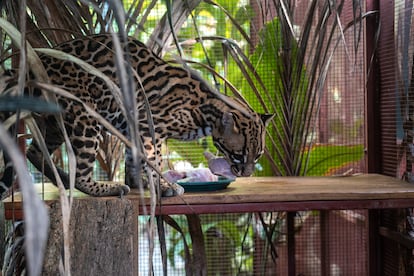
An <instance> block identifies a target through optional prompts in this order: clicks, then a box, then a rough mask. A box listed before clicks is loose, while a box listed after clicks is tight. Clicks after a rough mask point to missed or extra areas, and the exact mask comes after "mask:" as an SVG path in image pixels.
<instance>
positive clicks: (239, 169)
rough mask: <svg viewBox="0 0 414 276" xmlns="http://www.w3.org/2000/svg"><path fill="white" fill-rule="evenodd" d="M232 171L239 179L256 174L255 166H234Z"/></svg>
mask: <svg viewBox="0 0 414 276" xmlns="http://www.w3.org/2000/svg"><path fill="white" fill-rule="evenodd" d="M231 171H232V173H233V174H234V175H235V176H237V177H239V176H251V175H252V173H253V172H254V164H243V165H233V166H231Z"/></svg>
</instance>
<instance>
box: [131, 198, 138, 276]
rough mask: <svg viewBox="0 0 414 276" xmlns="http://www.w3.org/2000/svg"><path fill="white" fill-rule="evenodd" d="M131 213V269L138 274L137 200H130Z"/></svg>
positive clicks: (134, 273)
mask: <svg viewBox="0 0 414 276" xmlns="http://www.w3.org/2000/svg"><path fill="white" fill-rule="evenodd" d="M131 203H132V208H133V211H132V215H133V218H132V219H133V222H132V231H133V232H132V242H133V245H132V250H133V252H132V254H133V256H132V262H133V264H132V271H133V273H132V274H133V275H139V270H138V269H139V264H138V260H139V244H138V239H139V227H138V226H139V225H138V216H139V204H140V202H139V200H132V201H131Z"/></svg>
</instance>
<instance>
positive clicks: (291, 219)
mask: <svg viewBox="0 0 414 276" xmlns="http://www.w3.org/2000/svg"><path fill="white" fill-rule="evenodd" d="M295 216H296V212H287V215H286V224H287V248H288V250H287V251H288V252H287V254H288V275H289V276H296V262H295V255H296V252H295V251H296V250H295V247H296V245H295Z"/></svg>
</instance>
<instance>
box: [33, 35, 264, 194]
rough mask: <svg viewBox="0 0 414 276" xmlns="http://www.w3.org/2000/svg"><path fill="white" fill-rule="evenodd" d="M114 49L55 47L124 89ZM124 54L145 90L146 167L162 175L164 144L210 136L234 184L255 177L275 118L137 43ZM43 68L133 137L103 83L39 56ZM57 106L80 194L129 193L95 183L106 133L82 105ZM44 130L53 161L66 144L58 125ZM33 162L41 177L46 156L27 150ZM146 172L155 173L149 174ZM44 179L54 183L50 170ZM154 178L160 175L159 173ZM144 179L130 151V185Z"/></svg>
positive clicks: (86, 42) (140, 102) (74, 44)
mask: <svg viewBox="0 0 414 276" xmlns="http://www.w3.org/2000/svg"><path fill="white" fill-rule="evenodd" d="M112 48H113V41H112V38H111V36H110V35H96V36H92V37H86V38H83V39H75V40H73V41H69V42H66V43H63V44H61V45H59V46H57V47H56V49H59V50H62V51H64V52H66V53H69V54H72V55H74V56H76V57H78V58H80V59H82V60H84V61H86V62H88V63H89V64H91V65H93V66H94V67H95V68H98V69H99V70H100V71H101V72H102V73H104V74H105V75H106V76H108V77H110V78H111V79H112V80H113V81H114V82H115V83H116V84H118V83H119V82H118V80H117V72H116V70H115V69H114V68H116V67H115V66H114V54H113V51H112ZM126 48H127V49H128V51H129V53H130V64H131V66H132V68H133V70H134V71H135V72H136V75H137V76H138V77H139V80H140V83H141V85H142V86H141V85H139V84H138V83H139V82H138V81H137V79H136V78H135V80H134V83H135V85H136V91H137V92H136V98H137V106H138V122H137V123H138V127H139V132H140V134H141V135H142V141H143V145H144V148H145V150H146V151H147V154H148V159H149V160H150V161H155V160H158V162H157V164H155V165H156V166H157V167H158V168H159V167H160V162H161V144H162V142H163V141H165V140H166V139H169V138H175V139H180V140H194V139H197V138H200V137H203V136H207V135H212V137H213V141H214V145H215V146H216V147H217V148H218V149H219V150H220V151H221V152H222V153H223V155H224V157H225V158H226V160H227V161H228V162H229V163H230V164H231V167H232V171H233V173H234V174H235V175H236V176H249V175H251V174H252V173H253V170H254V165H255V163H256V162H257V160H258V158H259V157H260V156H261V155H262V154H263V151H264V139H265V138H264V137H265V126H266V124H267V122H268V121H269V119H270V118H271V116H268V115H260V114H257V113H255V112H254V111H253V110H252V109H251V108H250V107H248V106H247V105H246V104H243V103H241V102H239V101H237V100H234V99H232V98H230V97H227V96H224V95H222V94H220V93H217V92H215V91H214V90H213V89H212V88H210V87H209V86H208V85H207V83H206V82H205V81H204V80H203V79H202V78H200V76H199V75H198V74H196V73H195V72H193V71H191V70H188V69H184V68H183V67H180V66H173V65H171V64H170V63H167V62H165V61H164V60H162V59H160V58H159V57H157V56H156V55H155V54H154V53H153V52H151V51H150V50H149V49H148V48H147V47H146V46H145V45H144V44H143V43H141V42H139V41H137V40H135V39H132V38H129V40H128V44H127V46H126ZM41 60H42V62H43V64H44V66H45V68H46V71H47V74H48V76H49V79H50V82H51V83H52V84H54V85H56V86H58V87H60V88H63V89H65V90H67V91H69V92H70V93H72V94H73V95H74V96H76V97H78V98H79V99H81V100H82V101H83V102H85V103H87V104H88V105H89V106H90V107H92V108H93V109H94V110H96V111H97V112H98V113H99V114H100V115H101V116H103V117H104V118H105V119H106V120H108V121H109V122H110V123H111V124H112V125H113V126H114V127H116V128H117V129H118V130H119V131H120V132H121V133H123V134H124V135H126V136H127V137H128V136H129V134H128V129H127V123H126V120H125V118H124V116H123V113H122V112H121V110H120V108H119V106H118V104H117V103H116V101H115V98H114V96H113V94H112V93H111V91H110V89H109V88H108V86H107V84H106V83H105V82H104V81H103V80H102V79H100V78H99V77H97V76H95V75H92V74H90V73H88V72H86V71H85V70H83V69H82V68H80V66H79V65H77V64H75V63H72V62H69V61H62V60H59V59H56V58H53V57H50V56H47V55H43V56H41ZM142 87H143V88H144V89H143V90H142ZM144 93H145V96H146V98H147V99H148V102H149V105H150V109H151V113H152V120H153V122H154V127H155V140H154V141H155V144H153V138H152V136H151V135H150V132H151V131H150V128H149V126H148V120H147V119H148V118H147V116H148V113H147V112H146V110H145V104H144ZM58 103H59V104H60V105H61V106H62V108H63V110H64V112H63V119H64V122H65V127H66V130H67V133H68V134H69V137H70V141H71V144H72V146H73V149H74V151H75V154H76V157H77V166H76V184H75V185H76V188H78V189H79V190H81V191H83V192H85V193H88V194H90V195H94V196H107V195H121V194H126V193H128V191H129V188H128V186H127V185H122V184H105V183H98V182H96V181H94V180H93V175H92V172H93V163H94V161H95V157H96V152H97V149H98V137H99V135H100V134H101V131H102V129H103V127H102V126H101V125H100V124H99V123H98V121H97V120H96V119H95V118H93V117H92V116H90V115H89V114H88V112H86V110H85V108H84V107H83V106H82V105H81V104H79V103H76V102H74V101H71V100H68V99H66V98H63V97H58ZM42 123H43V124H44V125H45V126H46V128H45V130H46V132H45V141H46V144H47V146H48V150H49V152H50V153H51V152H53V151H54V150H55V149H56V148H57V147H59V146H60V145H61V144H62V143H63V142H64V140H63V136H62V135H61V132H60V130H59V129H58V128H57V127H56V126H57V124H56V121H55V117H53V116H48V117H46V118H45V119H44V120H43V121H42ZM27 156H28V158H29V160H30V161H31V162H32V163H33V164H34V165H35V166H36V167H37V168H38V169H42V163H41V160H42V154H41V152H40V150H39V147H38V146H37V145H36V144H35V143H34V144H32V145H31V146H30V147H29V149H28V151H27ZM145 168H146V169H147V170H150V169H149V167H148V166H147V167H145ZM45 174H46V176H47V177H49V178H50V179H51V180H52V181H54V177H53V174H52V172H51V170H50V168H48V167H47V166H46V168H45ZM59 174H60V175H61V176H62V177H63V180H64V183H65V184H67V183H68V178H67V175H66V174H65V173H64V172H63V171H61V170H59ZM152 174H153V175H154V176H155V175H156V173H155V172H152ZM139 175H140V172H138V171H137V170H136V169H135V167H134V166H132V158H131V154H130V151H129V150H127V158H126V182H127V184H128V185H129V186H133V181H132V180H133V179H136V178H137V177H138V176H139ZM162 191H163V194H164V195H176V194H181V193H183V189H182V187H180V186H178V185H176V184H175V185H172V186H171V184H168V183H162Z"/></svg>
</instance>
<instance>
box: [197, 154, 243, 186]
mask: <svg viewBox="0 0 414 276" xmlns="http://www.w3.org/2000/svg"><path fill="white" fill-rule="evenodd" d="M204 157H205V158H206V159H207V161H208V168H209V169H210V170H211V172H212V173H213V174H215V175H220V176H224V177H226V178H228V179H232V180H234V179H236V176H235V175H234V174H233V173H232V172H231V166H230V164H229V163H228V162H227V161H226V159H224V158H223V157H215V156H214V155H213V154H212V153H211V152H207V151H206V152H204Z"/></svg>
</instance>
